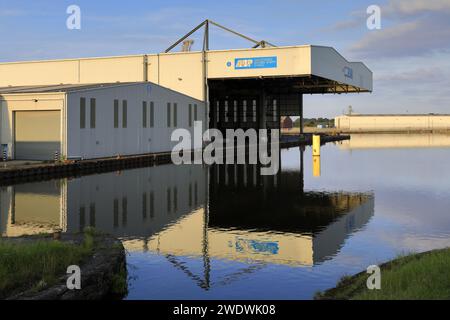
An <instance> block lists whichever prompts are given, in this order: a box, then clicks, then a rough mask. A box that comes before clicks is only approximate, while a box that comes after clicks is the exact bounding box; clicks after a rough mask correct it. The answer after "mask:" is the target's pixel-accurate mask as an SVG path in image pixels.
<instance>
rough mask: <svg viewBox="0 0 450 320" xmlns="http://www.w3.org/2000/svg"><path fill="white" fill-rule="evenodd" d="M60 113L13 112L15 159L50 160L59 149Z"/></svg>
mask: <svg viewBox="0 0 450 320" xmlns="http://www.w3.org/2000/svg"><path fill="white" fill-rule="evenodd" d="M60 139H61V112H60V111H16V112H15V158H16V159H19V160H52V159H54V155H55V151H57V152H58V154H60V148H61V141H60Z"/></svg>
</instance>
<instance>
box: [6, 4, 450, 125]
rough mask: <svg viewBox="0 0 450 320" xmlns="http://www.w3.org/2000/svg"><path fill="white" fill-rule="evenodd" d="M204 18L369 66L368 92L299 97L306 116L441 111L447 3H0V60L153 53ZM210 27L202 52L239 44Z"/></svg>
mask: <svg viewBox="0 0 450 320" xmlns="http://www.w3.org/2000/svg"><path fill="white" fill-rule="evenodd" d="M71 4H75V5H78V6H79V7H80V8H81V15H82V20H81V21H82V25H81V30H68V29H67V28H66V19H67V17H68V15H67V14H66V9H67V7H68V6H69V5H71ZM371 4H376V5H379V6H380V7H381V9H382V11H381V13H382V16H381V18H382V28H381V30H375V31H370V30H368V29H367V27H366V19H367V14H366V9H367V7H368V6H369V5H371ZM206 18H209V19H212V20H215V21H217V22H219V23H221V24H223V25H226V26H228V27H230V28H233V29H235V30H238V31H240V32H242V33H244V34H246V35H249V36H251V37H254V38H256V39H266V40H268V41H270V42H272V43H274V44H276V45H295V44H317V45H327V46H333V47H335V48H336V49H337V50H338V51H340V52H341V53H342V54H343V55H344V56H345V57H346V58H348V59H349V60H356V61H363V62H365V63H366V64H367V65H368V66H369V68H371V69H372V71H373V72H374V80H375V82H374V93H372V94H361V95H352V94H351V95H343V96H334V95H328V96H306V97H305V113H306V116H328V117H331V116H335V115H337V114H340V113H342V111H343V110H344V109H346V108H347V106H348V105H352V106H353V109H354V110H355V111H356V112H359V113H428V112H435V113H450V1H449V0H385V1H378V0H372V1H365V0H360V1H350V0H342V1H335V0H323V1H319V0H316V1H301V0H278V1H275V0H259V1H244V0H240V1H235V0H228V1H192V0H191V1H170V0H166V1H160V0H146V1H133V0H129V1H127V2H124V1H85V0H72V1H56V0H54V1H50V0H41V1H39V0H34V1H20V0H16V1H5V0H0V39H1V44H0V61H2V62H3V61H17V60H36V59H55V58H56V59H57V58H68V57H89V56H108V55H121V54H139V53H154V52H161V51H163V50H164V49H166V47H168V46H169V45H170V44H171V42H173V41H175V40H176V39H177V38H178V37H179V36H181V35H182V34H184V33H185V32H187V31H189V30H190V29H191V28H192V27H194V26H195V25H197V24H198V23H200V22H201V21H202V20H204V19H206ZM212 32H213V33H212V40H211V48H212V49H223V48H240V47H247V46H248V43H246V42H245V41H242V40H240V39H238V38H235V37H233V36H230V35H228V34H226V33H223V32H222V31H220V30H217V29H213V30H212ZM196 44H197V46H198V45H199V44H200V41H197V42H196Z"/></svg>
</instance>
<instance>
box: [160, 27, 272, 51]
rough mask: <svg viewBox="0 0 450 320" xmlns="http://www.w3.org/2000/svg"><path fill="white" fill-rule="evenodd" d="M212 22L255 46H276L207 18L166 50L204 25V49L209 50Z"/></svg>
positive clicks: (170, 49)
mask: <svg viewBox="0 0 450 320" xmlns="http://www.w3.org/2000/svg"><path fill="white" fill-rule="evenodd" d="M210 24H212V25H214V26H216V27H218V28H220V29H222V30H224V31H227V32H229V33H232V34H234V35H236V36H238V37H241V38H243V39H245V40H247V41H250V42H252V43H253V44H254V46H253V48H258V47H261V48H265V47H266V46H271V47H276V46H275V45H274V44H271V43H270V42H267V41H265V40H261V41H258V40H255V39H252V38H250V37H248V36H246V35H244V34H242V33H240V32H237V31H234V30H232V29H230V28H227V27H224V26H223V25H221V24H218V23H217V22H214V21H212V20H209V19H206V20H205V21H203V22H202V23H200V24H199V25H198V26H196V27H195V28H194V29H192V30H191V31H189V32H188V33H187V34H186V35H184V36H183V37H182V38H180V39H179V40H177V41H176V42H175V43H174V44H173V45H171V46H170V47H169V48H167V49H166V50H165V51H164V52H165V53H168V52H170V51H172V49H174V48H175V47H176V46H178V45H179V44H180V43H182V42H183V41H184V40H186V39H187V38H188V37H190V36H191V35H192V34H194V33H195V32H197V31H198V30H199V29H201V28H202V27H204V28H205V30H204V32H205V33H204V40H203V51H208V50H209V25H210Z"/></svg>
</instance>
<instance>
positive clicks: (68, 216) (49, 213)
mask: <svg viewBox="0 0 450 320" xmlns="http://www.w3.org/2000/svg"><path fill="white" fill-rule="evenodd" d="M259 169H260V168H258V167H257V166H255V165H253V166H250V165H248V166H241V165H235V166H234V165H233V166H231V165H226V166H225V165H224V166H213V167H210V168H209V169H208V168H206V167H202V166H170V165H167V166H158V167H151V168H142V169H135V170H127V171H123V172H118V173H107V174H100V175H92V176H84V177H81V178H76V179H63V180H60V181H49V182H40V183H32V184H25V185H17V186H10V187H7V188H4V189H2V192H1V203H0V204H1V206H2V208H1V209H2V211H1V212H2V214H1V215H0V219H1V220H0V230H1V233H2V235H7V236H14V235H19V234H21V233H30V232H33V233H36V232H43V231H49V230H53V229H54V228H61V229H63V230H64V231H66V232H78V231H81V230H83V229H84V228H85V227H87V226H92V227H95V228H96V229H98V230H101V231H103V232H108V233H111V234H113V235H116V236H118V237H121V238H122V239H123V241H124V244H125V246H126V248H127V249H128V250H131V251H133V250H138V251H152V252H156V253H160V254H163V255H165V256H166V257H167V258H168V259H169V258H170V259H171V260H173V261H174V264H175V265H176V257H180V256H194V257H199V258H201V259H203V260H204V261H205V266H207V265H209V263H207V261H209V259H211V258H219V259H228V260H235V261H243V262H250V261H253V262H258V263H276V264H286V265H292V266H298V265H313V264H316V263H320V262H322V261H324V260H325V259H327V258H328V257H331V256H333V255H334V254H336V253H337V252H338V251H339V249H340V248H341V246H342V245H343V244H344V243H345V240H346V238H347V237H348V236H349V235H351V234H352V233H353V232H354V231H355V230H357V229H358V228H361V227H362V226H363V225H364V224H365V223H367V222H368V220H369V219H370V217H371V216H372V215H373V211H374V199H373V195H372V194H367V193H346V192H312V191H310V192H305V191H304V187H303V166H300V170H299V171H288V172H281V171H280V172H279V173H278V174H277V175H275V176H261V175H260V174H259V173H260V170H259ZM206 186H208V187H206ZM4 213H7V214H6V215H5V214H4ZM205 268H206V267H205Z"/></svg>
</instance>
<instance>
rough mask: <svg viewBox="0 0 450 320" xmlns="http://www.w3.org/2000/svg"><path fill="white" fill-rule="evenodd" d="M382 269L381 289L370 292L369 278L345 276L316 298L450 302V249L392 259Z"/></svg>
mask: <svg viewBox="0 0 450 320" xmlns="http://www.w3.org/2000/svg"><path fill="white" fill-rule="evenodd" d="M380 268H381V290H369V289H367V286H366V281H367V278H368V277H369V276H370V275H369V274H367V273H366V272H362V273H360V274H357V275H356V276H353V277H344V278H343V279H342V280H341V281H340V282H339V283H338V285H337V286H336V288H333V289H330V290H327V291H325V292H323V293H319V294H317V295H316V299H352V300H353V299H354V300H423V299H433V300H434V299H450V248H447V249H443V250H435V251H430V252H426V253H422V254H414V255H409V256H404V257H400V258H398V259H395V260H392V261H390V262H388V263H386V264H384V265H382V266H380Z"/></svg>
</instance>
